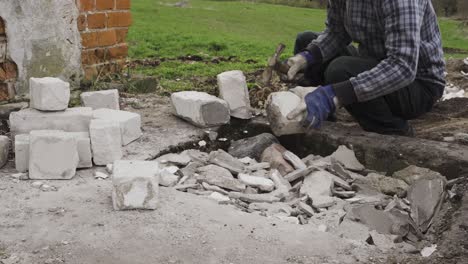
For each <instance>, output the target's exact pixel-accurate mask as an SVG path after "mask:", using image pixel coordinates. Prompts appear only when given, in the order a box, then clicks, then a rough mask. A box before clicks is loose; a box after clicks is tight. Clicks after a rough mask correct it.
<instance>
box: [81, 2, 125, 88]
mask: <svg viewBox="0 0 468 264" xmlns="http://www.w3.org/2000/svg"><path fill="white" fill-rule="evenodd" d="M76 1H77V5H78V6H79V9H80V16H79V20H78V28H79V30H80V32H81V38H82V42H81V43H82V46H83V47H82V49H83V51H82V64H83V70H84V73H85V78H86V79H88V80H90V79H93V78H96V77H97V76H102V75H105V74H106V73H109V72H119V71H121V69H122V68H123V66H124V64H125V58H126V57H127V54H128V46H127V44H126V43H125V38H126V36H127V33H128V27H129V26H130V24H131V22H132V20H131V14H130V10H129V9H130V0H76Z"/></svg>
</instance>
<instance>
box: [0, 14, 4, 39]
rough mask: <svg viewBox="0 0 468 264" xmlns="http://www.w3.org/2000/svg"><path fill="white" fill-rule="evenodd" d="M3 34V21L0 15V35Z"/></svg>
mask: <svg viewBox="0 0 468 264" xmlns="http://www.w3.org/2000/svg"><path fill="white" fill-rule="evenodd" d="M4 34H5V23H3V19H2V18H1V17H0V35H4Z"/></svg>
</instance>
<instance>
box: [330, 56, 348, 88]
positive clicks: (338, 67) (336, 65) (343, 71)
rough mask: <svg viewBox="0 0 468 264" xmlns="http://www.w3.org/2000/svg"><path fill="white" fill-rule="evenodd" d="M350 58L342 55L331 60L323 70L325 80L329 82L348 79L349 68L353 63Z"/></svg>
mask: <svg viewBox="0 0 468 264" xmlns="http://www.w3.org/2000/svg"><path fill="white" fill-rule="evenodd" d="M352 58H353V57H349V56H342V57H338V58H336V59H334V60H332V61H331V62H330V64H329V65H328V67H327V69H326V71H325V82H326V83H327V84H331V83H339V82H344V81H347V80H349V79H350V78H351V76H349V72H350V68H351V67H352V65H353V63H352Z"/></svg>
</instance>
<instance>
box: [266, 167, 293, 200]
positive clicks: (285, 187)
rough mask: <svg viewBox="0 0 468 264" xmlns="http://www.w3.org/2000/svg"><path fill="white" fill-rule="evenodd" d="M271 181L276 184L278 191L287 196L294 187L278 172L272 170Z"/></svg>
mask: <svg viewBox="0 0 468 264" xmlns="http://www.w3.org/2000/svg"><path fill="white" fill-rule="evenodd" d="M270 179H271V180H272V181H273V182H274V183H275V187H276V191H278V192H282V193H284V194H285V195H287V194H288V193H289V190H291V188H292V186H291V184H290V183H289V181H287V180H286V179H285V178H283V176H281V173H279V171H278V170H271V171H270Z"/></svg>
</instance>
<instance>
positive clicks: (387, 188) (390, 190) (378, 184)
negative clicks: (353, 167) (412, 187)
mask: <svg viewBox="0 0 468 264" xmlns="http://www.w3.org/2000/svg"><path fill="white" fill-rule="evenodd" d="M357 181H358V182H364V183H367V184H369V185H370V186H372V187H374V188H376V189H377V190H379V191H381V192H382V193H384V194H386V195H390V196H393V195H398V196H399V197H404V196H405V195H406V191H407V190H408V187H409V186H408V184H406V182H404V181H402V180H400V179H395V178H392V177H387V176H383V175H380V174H377V173H369V174H368V175H367V177H365V178H362V179H359V180H357Z"/></svg>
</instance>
